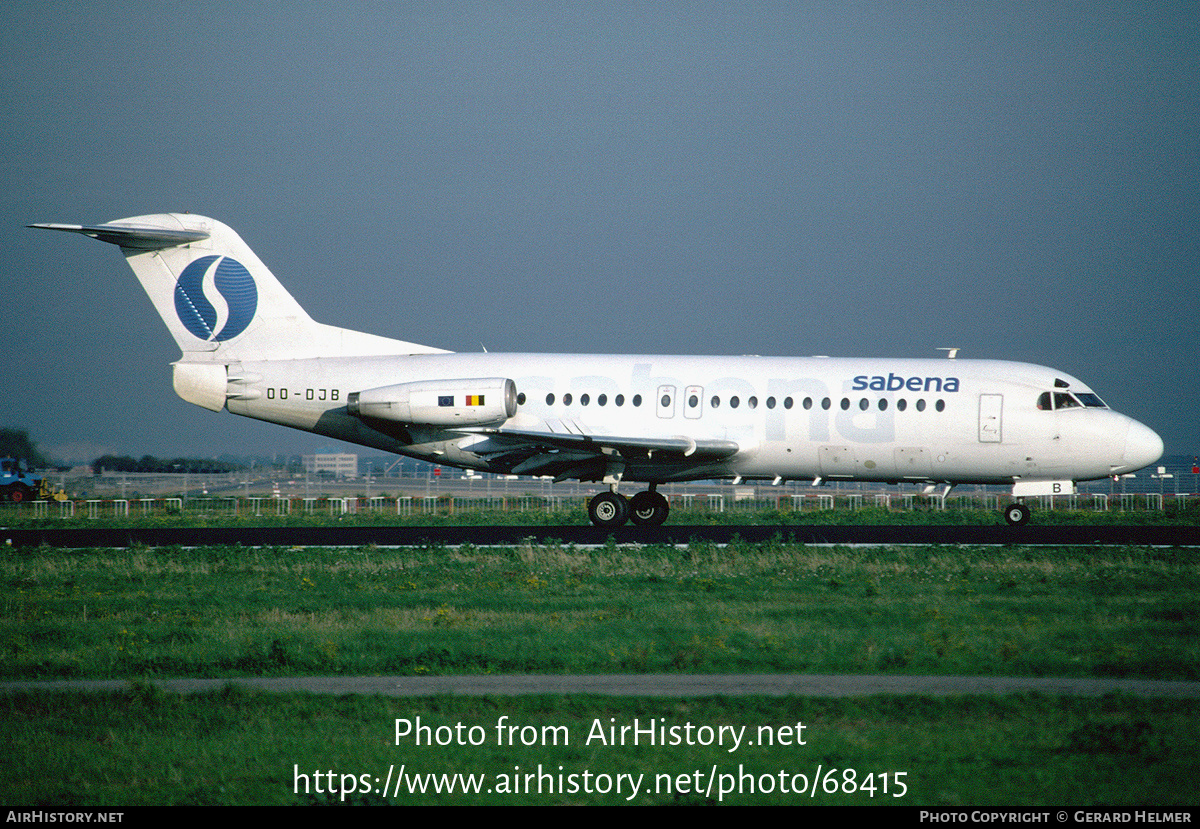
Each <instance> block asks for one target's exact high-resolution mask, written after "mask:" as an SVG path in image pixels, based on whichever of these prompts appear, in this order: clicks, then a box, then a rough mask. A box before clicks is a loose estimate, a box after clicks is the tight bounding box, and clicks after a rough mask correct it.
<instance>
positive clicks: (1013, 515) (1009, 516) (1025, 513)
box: [1004, 504, 1029, 527]
mask: <svg viewBox="0 0 1200 829" xmlns="http://www.w3.org/2000/svg"><path fill="white" fill-rule="evenodd" d="M1004 520H1005V521H1007V522H1008V525H1009V526H1010V527H1020V526H1023V525H1025V524H1027V523H1028V522H1029V507H1027V506H1025V505H1024V504H1009V505H1008V506H1007V507H1006V508H1005V509H1004Z"/></svg>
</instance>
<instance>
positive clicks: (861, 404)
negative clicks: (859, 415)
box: [858, 397, 871, 412]
mask: <svg viewBox="0 0 1200 829" xmlns="http://www.w3.org/2000/svg"><path fill="white" fill-rule="evenodd" d="M870 407H871V401H870V400H868V399H867V398H865V397H864V398H863V399H862V400H860V401H858V408H860V409H862V410H863V411H864V412H865V411H866V410H867V409H869V408H870Z"/></svg>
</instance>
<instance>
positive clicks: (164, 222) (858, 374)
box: [29, 213, 1163, 527]
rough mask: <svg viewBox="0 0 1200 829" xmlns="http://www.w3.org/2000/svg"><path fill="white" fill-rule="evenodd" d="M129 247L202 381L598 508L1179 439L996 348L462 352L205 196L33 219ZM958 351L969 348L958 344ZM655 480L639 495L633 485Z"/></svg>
mask: <svg viewBox="0 0 1200 829" xmlns="http://www.w3.org/2000/svg"><path fill="white" fill-rule="evenodd" d="M29 227H32V228H40V229H47V230H59V231H66V232H70V233H78V234H82V235H84V236H89V237H92V238H94V239H99V240H100V241H103V242H108V243H111V244H114V245H117V246H119V247H120V249H121V252H122V253H123V254H124V255H125V258H126V261H127V262H128V264H129V265H130V267H131V268H132V269H133V272H134V274H135V275H136V276H137V278H138V280H139V281H140V282H141V284H142V287H143V288H144V289H145V291H146V293H147V294H148V295H149V297H150V300H151V302H152V303H153V304H154V307H155V308H156V310H157V311H158V313H159V315H160V316H161V317H162V319H163V322H165V323H166V325H167V328H168V329H169V330H170V332H171V334H172V336H174V338H175V342H176V343H177V344H178V345H179V348H180V350H181V351H182V355H181V357H180V359H179V360H178V361H177V362H175V363H174V364H173V366H174V388H175V391H176V393H177V394H178V395H179V396H180V397H181V398H183V399H184V400H186V401H187V402H189V403H193V404H195V405H197V406H201V407H203V408H205V409H210V410H212V411H220V410H222V409H226V410H228V411H230V412H232V413H233V414H237V415H243V416H245V417H252V418H256V419H259V420H264V421H268V422H271V423H277V424H281V425H284V426H289V427H292V428H294V429H301V430H304V431H308V432H314V433H316V434H319V435H324V436H326V437H331V438H337V439H339V440H343V441H348V442H350V443H355V444H359V445H362V446H368V447H371V448H373V449H380V450H384V451H387V452H392V453H396V454H399V455H406V456H410V457H414V458H420V459H422V460H425V461H430V462H433V463H437V464H442V465H449V466H453V467H460V468H463V469H470V470H479V471H485V472H494V473H500V474H505V475H530V476H553V477H554V478H555V479H557V480H571V479H575V480H579V481H594V482H599V483H602V484H605V485H607V487H605V488H602V489H601V491H600V492H599V494H597V495H595V496H594V497H593V498H592V499H591V500H590V502H589V505H588V516H589V518H590V520H591V522H592V523H593V524H595V525H596V526H599V527H616V526H620V525H622V524H624V523H625V522H626V521H632V522H633V523H635V524H638V525H644V526H655V525H660V524H662V523H663V522H664V521H665V520H666V518H667V515H668V512H669V505H668V502H667V499H666V498H665V497H664V496H663V495H662V494H661V493H660V492H658V486H659V485H661V484H665V483H667V482H673V481H692V480H708V479H732V480H733V481H734V483H738V482H741V481H743V480H747V481H748V480H768V481H772V482H774V483H775V484H779V483H782V482H783V481H785V480H803V481H808V482H811V483H812V485H814V486H816V485H819V484H822V483H827V482H830V481H876V482H883V483H889V484H896V483H905V482H908V483H914V484H919V485H922V486H923V489H924V491H925V492H927V493H934V492H936V491H937V490H938V489H941V490H942V494H943V495H945V493H947V492H949V491H950V489H951V488H952V487H953V486H955V485H956V484H966V483H970V484H1003V485H1011V487H1012V495H1013V497H1014V501H1013V503H1012V504H1011V505H1010V506H1008V507H1006V508H1005V510H1004V513H1003V514H1004V518H1005V520H1006V521H1007V522H1008V523H1009V524H1012V525H1021V524H1024V523H1026V522H1027V521H1028V520H1029V516H1030V511H1029V507H1028V506H1027V505H1026V504H1025V503H1024V499H1025V498H1028V497H1033V496H1040V495H1062V494H1070V493H1074V492H1075V491H1076V490H1075V484H1076V482H1077V481H1083V480H1097V479H1101V478H1106V477H1110V476H1118V475H1123V474H1126V473H1130V472H1134V471H1136V470H1138V469H1141V468H1143V467H1146V466H1149V465H1150V464H1152V463H1154V462H1155V461H1157V460H1158V459H1159V457H1161V455H1162V452H1163V443H1162V439H1161V438H1160V437H1159V436H1158V435H1157V434H1155V432H1154V431H1152V430H1151V429H1150V428H1148V427H1146V426H1144V425H1143V424H1141V423H1139V422H1137V421H1135V420H1133V419H1132V418H1130V417H1127V416H1126V415H1123V414H1120V413H1118V412H1116V411H1113V410H1112V409H1110V408H1109V407H1108V406H1107V405H1106V404H1105V403H1104V402H1103V401H1102V400H1101V399H1100V397H1098V396H1097V395H1096V393H1095V392H1094V391H1092V389H1090V388H1089V387H1088V386H1087V385H1085V384H1084V383H1083V382H1081V381H1080V380H1078V379H1076V378H1075V377H1072V376H1070V375H1068V374H1065V373H1064V372H1061V371H1058V370H1056V369H1053V368H1047V367H1044V366H1038V365H1031V364H1027V363H1019V362H1006V361H999V360H966V359H946V358H938V359H913V358H869V359H868V358H833V357H758V356H742V357H735V356H662V355H603V354H595V355H588V354H520V353H517V354H500V353H488V352H486V351H484V352H482V353H468V354H464V353H452V352H449V351H445V350H442V349H439V348H433V347H430V346H426V345H418V344H416V343H410V342H404V341H402V340H396V339H390V338H386V337H380V336H376V335H373V334H367V333H363V332H358V331H352V330H348V329H343V328H337V327H334V326H330V325H325V324H322V323H318V322H316V321H314V320H313V319H312V318H311V317H310V316H309V315H308V314H307V313H306V312H305V311H304V310H303V309H302V308H301V307H300V305H299V304H298V303H297V302H296V300H295V299H294V298H293V297H292V295H291V294H290V293H288V291H287V290H286V289H285V288H284V287H283V285H281V284H280V283H279V281H278V280H277V279H276V278H275V277H274V276H273V275H272V273H271V272H270V271H269V270H268V269H267V267H266V266H265V265H264V264H263V263H262V262H261V261H260V260H259V258H258V256H256V255H255V254H254V252H253V251H251V249H250V248H249V247H248V246H247V245H246V243H245V242H244V241H242V239H241V237H240V236H239V235H238V234H237V233H236V232H234V231H233V230H232V229H231V228H229V227H227V226H226V225H224V224H222V223H221V222H219V221H216V220H214V219H210V218H206V217H204V216H199V215H194V214H189V213H166V214H157V215H148V216H135V217H132V218H127V219H119V220H117V221H113V222H108V223H105V224H98V225H68V224H33V225H29ZM949 356H950V357H952V358H953V357H955V355H954V353H953V352H951V354H950V355H949ZM632 483H641V484H645V485H646V488H645V489H644V490H642V491H640V492H638V493H637V494H635V495H633V496H632V497H631V498H627V497H626V496H625V495H624V494H622V493H620V492H619V491H618V490H619V487H620V486H621V485H628V484H632Z"/></svg>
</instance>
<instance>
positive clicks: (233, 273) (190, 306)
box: [175, 256, 258, 342]
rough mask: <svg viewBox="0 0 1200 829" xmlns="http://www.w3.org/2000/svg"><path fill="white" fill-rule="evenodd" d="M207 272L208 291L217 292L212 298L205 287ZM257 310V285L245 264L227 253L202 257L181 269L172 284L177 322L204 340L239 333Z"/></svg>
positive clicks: (223, 338) (212, 339)
mask: <svg viewBox="0 0 1200 829" xmlns="http://www.w3.org/2000/svg"><path fill="white" fill-rule="evenodd" d="M214 263H215V265H214ZM210 272H211V273H212V279H211V281H210V286H211V288H210V290H215V291H216V293H217V295H218V296H217V297H213V298H211V299H210V298H209V296H208V295H206V294H205V290H204V289H205V282H206V281H209V280H208V279H207V277H208V276H209V273H210ZM222 306H223V307H222ZM256 310H258V288H257V287H256V286H255V284H254V277H252V276H250V272H249V271H248V270H246V266H245V265H243V264H242V263H241V262H239V261H237V260H236V259H231V258H230V257H228V256H202V257H201V258H199V259H197V260H195V261H194V262H192V263H191V264H190V265H188V266H187V267H186V268H184V269H183V273H181V274H180V275H179V281H178V282H177V283H176V284H175V313H177V314H178V315H179V321H180V322H182V323H183V326H184V328H186V329H187V330H188V331H190V332H191V333H192V334H193V335H195V336H196V337H198V338H200V339H202V340H205V341H207V342H224V341H225V340H230V339H233V338H234V337H236V336H237V335H238V334H241V333H242V332H243V331H245V330H246V326H248V325H249V324H250V321H251V320H252V319H254V312H255V311H256Z"/></svg>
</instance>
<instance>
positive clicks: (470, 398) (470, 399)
mask: <svg viewBox="0 0 1200 829" xmlns="http://www.w3.org/2000/svg"><path fill="white" fill-rule="evenodd" d="M467 405H468V406H482V405H483V395H482V394H468V395H467Z"/></svg>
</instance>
